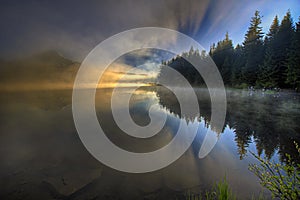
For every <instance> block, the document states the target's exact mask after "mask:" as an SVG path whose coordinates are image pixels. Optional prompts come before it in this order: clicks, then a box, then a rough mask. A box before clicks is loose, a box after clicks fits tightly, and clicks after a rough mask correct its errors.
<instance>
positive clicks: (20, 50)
mask: <svg viewBox="0 0 300 200" xmlns="http://www.w3.org/2000/svg"><path fill="white" fill-rule="evenodd" d="M288 9H290V11H291V13H292V17H293V19H294V22H297V21H298V17H299V16H300V0H201V1H196V0H185V1H183V0H151V1H150V0H122V1H117V0H104V1H103V0H100V1H99V0H98V1H95V0H93V1H91V0H86V1H78V0H73V1H66V0H60V1H55V0H27V1H21V0H20V1H16V0H11V1H8V0H2V1H1V3H0V26H1V31H0V44H1V45H0V58H2V59H6V58H8V59H9V58H15V57H22V56H27V55H30V54H34V53H38V52H41V51H46V50H56V51H58V52H59V53H61V54H62V55H64V56H65V57H67V58H70V59H73V60H76V61H79V62H81V61H82V60H83V59H84V58H85V57H86V55H87V54H88V53H89V52H90V51H91V50H92V49H93V48H94V47H95V46H96V45H97V44H99V43H100V42H101V41H103V40H105V39H107V38H108V37H110V36H112V35H114V34H117V33H119V32H121V31H125V30H128V29H132V28H138V27H149V26H151V27H153V26H155V27H165V28H170V29H174V30H177V31H180V32H182V33H185V34H187V35H188V36H190V37H192V38H193V39H195V40H196V41H198V42H199V43H200V44H201V45H202V46H204V48H205V49H207V50H209V46H210V45H211V44H212V43H213V42H215V43H216V42H218V41H219V40H221V39H223V38H224V35H225V33H226V31H228V32H229V36H230V38H231V39H232V40H233V43H234V45H236V44H237V43H241V42H242V41H243V39H244V35H245V33H246V31H247V28H248V26H249V23H250V19H251V17H252V16H253V15H254V12H255V10H259V11H260V12H261V15H262V16H263V18H262V26H263V28H264V29H263V30H264V32H267V31H268V28H269V26H270V24H271V22H272V20H273V18H274V16H275V15H276V14H277V15H278V17H279V19H280V20H281V19H282V18H283V16H284V15H285V13H286V12H287V10H288Z"/></svg>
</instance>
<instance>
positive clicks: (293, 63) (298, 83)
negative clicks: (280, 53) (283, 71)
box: [286, 17, 300, 91]
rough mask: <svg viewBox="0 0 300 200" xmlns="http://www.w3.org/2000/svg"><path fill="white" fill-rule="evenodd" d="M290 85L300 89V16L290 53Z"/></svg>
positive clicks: (288, 76) (288, 77)
mask: <svg viewBox="0 0 300 200" xmlns="http://www.w3.org/2000/svg"><path fill="white" fill-rule="evenodd" d="M286 83H288V84H289V85H290V86H292V87H293V88H295V89H296V90H297V91H299V89H300V17H299V21H298V23H297V24H296V33H295V35H294V38H293V42H292V47H291V50H290V52H289V54H288V61H287V80H286Z"/></svg>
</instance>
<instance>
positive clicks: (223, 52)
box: [209, 32, 234, 84]
mask: <svg viewBox="0 0 300 200" xmlns="http://www.w3.org/2000/svg"><path fill="white" fill-rule="evenodd" d="M233 53H234V49H233V45H232V40H231V39H229V34H228V32H226V34H225V39H223V40H221V41H219V42H218V44H217V46H216V47H215V45H214V44H213V45H212V47H211V49H210V53H209V54H210V56H211V57H212V59H213V60H214V62H215V64H216V65H217V67H218V69H219V71H220V73H221V75H222V78H223V81H224V83H225V84H231V71H232V63H233Z"/></svg>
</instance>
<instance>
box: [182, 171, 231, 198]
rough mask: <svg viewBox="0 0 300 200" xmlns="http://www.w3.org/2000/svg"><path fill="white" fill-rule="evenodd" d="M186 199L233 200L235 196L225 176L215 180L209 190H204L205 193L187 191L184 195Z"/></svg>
mask: <svg viewBox="0 0 300 200" xmlns="http://www.w3.org/2000/svg"><path fill="white" fill-rule="evenodd" d="M185 197H186V198H185V199H186V200H202V199H203V200H204V199H205V200H235V199H236V197H235V195H234V194H233V193H232V191H231V189H230V187H229V184H228V182H227V180H226V176H225V177H224V179H223V180H221V181H219V182H217V183H216V184H215V186H214V187H213V188H212V190H211V191H206V193H205V195H202V194H193V193H191V192H190V191H188V192H187V193H186V195H185Z"/></svg>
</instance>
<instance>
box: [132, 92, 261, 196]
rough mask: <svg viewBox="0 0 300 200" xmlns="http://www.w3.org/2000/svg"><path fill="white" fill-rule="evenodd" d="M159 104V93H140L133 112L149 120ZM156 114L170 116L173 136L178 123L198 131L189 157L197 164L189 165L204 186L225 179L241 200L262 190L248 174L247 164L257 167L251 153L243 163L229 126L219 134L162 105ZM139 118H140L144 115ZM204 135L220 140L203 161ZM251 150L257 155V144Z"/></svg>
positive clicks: (200, 120)
mask: <svg viewBox="0 0 300 200" xmlns="http://www.w3.org/2000/svg"><path fill="white" fill-rule="evenodd" d="M158 103H159V99H158V97H157V94H156V93H154V92H145V91H144V92H143V91H137V93H135V95H133V96H132V105H131V110H132V113H134V114H137V113H143V114H144V115H146V117H147V110H148V109H149V108H150V107H151V105H153V104H158ZM157 112H158V113H159V112H160V113H162V114H163V113H166V114H167V115H168V117H167V121H166V124H165V126H166V127H168V130H169V131H170V132H171V134H172V135H173V136H174V134H176V132H177V129H178V125H179V123H180V122H182V121H184V123H186V124H187V125H188V126H189V127H198V131H197V136H196V138H195V139H194V142H193V144H192V146H191V147H190V149H189V154H188V155H189V156H190V157H193V160H194V161H193V162H192V163H194V164H191V162H189V163H188V162H187V163H186V165H194V167H193V168H194V170H196V171H197V173H196V172H193V173H195V174H198V175H196V176H198V178H199V180H201V182H202V183H203V182H206V183H212V181H216V180H218V179H220V178H222V177H223V176H225V175H226V177H227V179H228V181H229V182H230V184H231V185H232V186H233V190H236V191H239V193H240V195H241V196H243V195H245V194H246V193H247V194H251V192H252V193H253V192H254V191H259V190H260V186H259V184H258V182H257V179H256V178H255V177H254V175H253V174H251V172H249V171H248V164H249V163H255V162H256V160H255V159H254V158H253V156H252V155H250V154H249V153H248V154H247V155H246V156H245V157H244V158H243V160H240V156H239V154H238V149H237V146H236V143H235V130H234V129H233V128H230V127H229V126H228V125H226V126H225V128H224V130H223V132H222V133H220V134H218V133H216V132H214V131H213V130H212V129H211V127H210V125H209V123H208V122H207V121H205V119H204V117H198V118H196V119H195V120H189V119H186V118H181V117H180V115H178V114H175V113H172V112H170V110H168V109H167V108H165V107H162V105H160V109H159V110H157ZM200 114H201V113H200ZM139 116H140V117H141V115H139ZM133 118H134V116H133ZM186 134H188V132H187V133H186ZM205 134H217V135H218V138H219V139H218V142H217V144H216V146H215V147H214V148H213V150H212V152H210V153H209V155H208V156H207V157H205V158H204V159H199V158H198V152H199V149H200V147H201V144H202V141H203V139H204V136H205ZM248 150H250V151H252V152H254V153H256V147H255V143H254V141H252V142H251V143H250V145H249V147H248ZM175 165H176V164H175ZM192 171H193V170H192ZM195 183H196V182H195ZM190 186H191V185H190ZM241 191H244V192H241ZM250 196H251V195H250Z"/></svg>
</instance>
